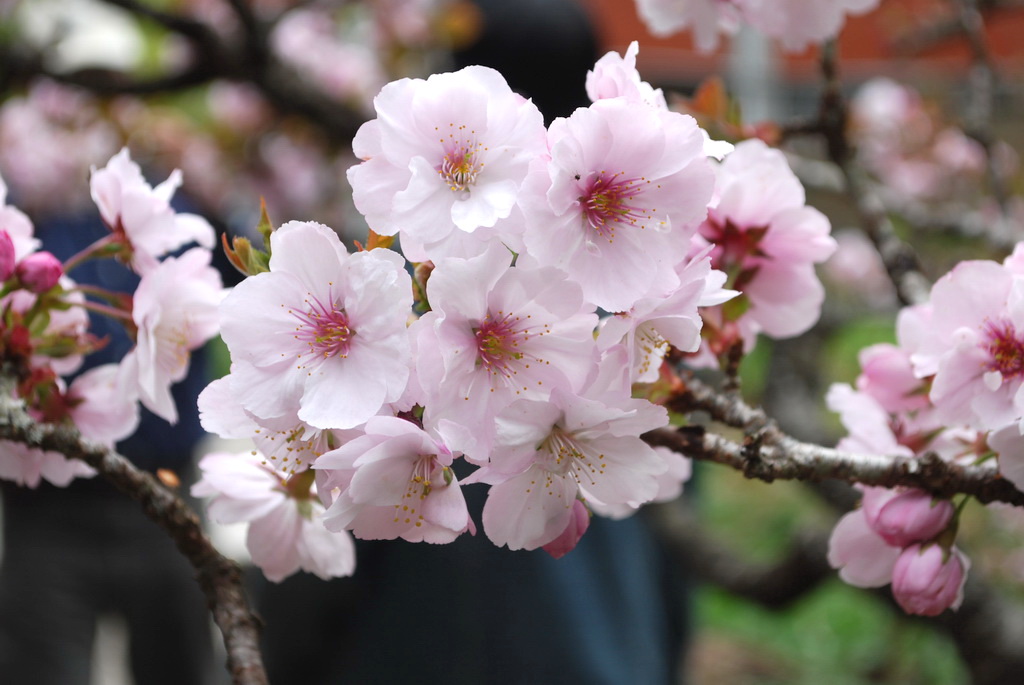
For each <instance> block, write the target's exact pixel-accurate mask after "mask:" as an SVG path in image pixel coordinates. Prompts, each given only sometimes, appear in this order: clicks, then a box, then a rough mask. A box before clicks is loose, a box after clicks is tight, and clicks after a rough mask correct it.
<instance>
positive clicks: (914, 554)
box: [892, 544, 969, 616]
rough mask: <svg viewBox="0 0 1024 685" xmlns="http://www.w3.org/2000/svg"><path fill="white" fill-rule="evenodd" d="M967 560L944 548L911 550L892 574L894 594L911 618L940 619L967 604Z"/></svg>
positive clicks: (954, 551)
mask: <svg viewBox="0 0 1024 685" xmlns="http://www.w3.org/2000/svg"><path fill="white" fill-rule="evenodd" d="M968 566H969V564H968V562H967V558H966V557H964V556H963V554H962V553H961V552H960V550H958V549H956V548H955V547H954V548H953V549H952V550H951V551H949V552H946V551H945V550H944V549H943V548H942V546H941V545H936V544H931V545H927V546H925V547H922V546H921V545H919V544H918V545H912V546H910V547H907V548H906V549H905V550H903V552H902V553H901V554H900V556H899V558H898V559H896V565H895V567H893V571H892V594H893V597H895V598H896V602H897V603H898V604H899V605H900V606H901V607H903V610H904V611H906V612H907V613H908V614H918V615H920V616H938V615H939V614H941V613H942V612H943V611H945V610H946V609H948V608H953V609H956V608H958V607H959V606H960V602H962V601H963V585H964V580H965V579H966V578H967V568H968Z"/></svg>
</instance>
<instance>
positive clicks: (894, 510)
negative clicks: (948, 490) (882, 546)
mask: <svg viewBox="0 0 1024 685" xmlns="http://www.w3.org/2000/svg"><path fill="white" fill-rule="evenodd" d="M955 511H956V510H955V508H954V507H953V503H952V502H950V501H949V500H948V499H935V498H933V497H932V496H931V495H930V494H928V493H926V492H923V491H921V490H908V491H906V492H901V493H900V494H898V495H896V496H895V497H893V498H892V499H890V500H889V501H888V502H886V503H885V504H884V505H882V506H881V507H880V508H879V509H878V510H877V511H868V512H867V518H868V524H869V525H870V526H871V527H872V528H873V529H874V530H875V532H876V533H878V534H879V535H880V536H881V537H882V539H883V540H885V541H886V542H887V543H889V544H890V545H892V546H893V547H906V546H907V545H911V544H913V543H915V542H922V541H925V540H931V539H932V538H934V537H935V536H937V535H938V534H939V533H941V532H942V531H943V530H945V529H946V527H947V526H948V525H949V522H950V521H952V520H953V514H954V513H955Z"/></svg>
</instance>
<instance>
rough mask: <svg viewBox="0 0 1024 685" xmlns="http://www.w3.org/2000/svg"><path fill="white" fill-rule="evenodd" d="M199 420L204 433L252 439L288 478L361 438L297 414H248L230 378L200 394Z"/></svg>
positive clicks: (219, 380)
mask: <svg viewBox="0 0 1024 685" xmlns="http://www.w3.org/2000/svg"><path fill="white" fill-rule="evenodd" d="M199 420H200V422H201V423H202V426H203V428H204V429H205V430H207V431H209V432H210V433H215V434H216V435H219V436H220V437H222V438H225V439H249V440H252V441H253V444H254V446H255V451H256V452H258V453H259V454H261V455H263V458H264V462H263V463H264V464H265V465H269V466H270V468H273V469H275V470H277V471H278V472H280V473H281V474H282V477H287V476H290V475H293V474H295V473H299V472H302V471H305V470H306V469H308V468H309V467H310V466H312V465H313V462H315V461H316V459H317V458H318V457H319V456H320V455H322V454H323V453H325V452H328V451H330V450H332V449H334V448H335V447H337V446H338V445H340V444H343V443H345V442H347V441H348V440H351V439H353V438H356V437H358V436H359V435H361V433H359V432H357V431H353V430H345V431H343V430H321V429H319V428H316V427H315V426H311V425H309V424H308V423H306V422H304V421H302V420H300V419H299V417H298V416H297V415H296V414H291V415H285V416H280V417H275V418H271V419H261V418H259V417H257V416H254V415H253V414H251V413H250V412H247V411H246V410H245V408H244V407H242V405H241V404H240V403H239V401H238V398H237V396H236V393H235V392H234V390H233V388H232V377H231V375H230V374H229V375H227V376H224V377H223V378H219V379H217V380H215V381H213V382H212V383H210V384H209V385H208V386H206V388H205V389H204V390H203V392H201V393H200V394H199Z"/></svg>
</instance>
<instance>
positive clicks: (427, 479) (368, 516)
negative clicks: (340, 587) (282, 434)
mask: <svg viewBox="0 0 1024 685" xmlns="http://www.w3.org/2000/svg"><path fill="white" fill-rule="evenodd" d="M451 464H452V453H451V451H450V450H449V449H448V448H447V447H446V446H445V445H444V444H443V443H441V442H439V441H437V440H435V439H434V438H432V437H431V436H430V435H428V434H427V433H426V432H424V431H423V430H422V429H421V428H419V427H418V426H416V425H415V424H413V423H411V422H409V421H406V420H404V419H400V418H397V417H392V416H377V417H374V418H372V419H370V420H369V421H368V422H367V423H366V427H365V435H363V436H361V437H358V438H356V439H354V440H352V441H350V442H348V443H346V444H345V445H342V446H341V447H339V448H338V449H336V450H333V451H331V452H328V453H326V454H324V455H323V456H321V457H320V458H319V459H317V462H316V464H315V466H314V468H316V469H317V470H318V478H319V481H318V482H319V483H320V485H321V487H322V488H323V489H325V490H326V489H327V488H334V487H339V488H341V492H340V493H339V494H338V495H337V496H336V497H334V498H333V502H332V503H331V505H330V508H329V509H328V510H327V514H326V516H325V518H324V524H325V525H326V526H327V528H328V529H329V530H335V531H341V530H344V529H349V530H351V531H352V532H353V533H354V534H355V536H356V537H358V538H363V539H368V540H390V539H394V538H399V537H400V538H402V539H404V540H408V541H409V542H432V543H447V542H451V541H452V540H454V539H455V538H456V537H458V536H459V535H461V534H462V533H464V532H466V531H467V530H474V531H475V529H474V527H473V522H472V521H471V520H470V518H469V511H468V510H467V509H466V501H465V499H464V498H463V496H462V490H461V488H460V487H459V481H458V479H457V478H456V477H455V474H454V473H453V472H452V470H451V468H450V467H451ZM323 474H326V475H323Z"/></svg>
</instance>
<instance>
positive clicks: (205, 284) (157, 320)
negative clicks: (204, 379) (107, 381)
mask: <svg viewBox="0 0 1024 685" xmlns="http://www.w3.org/2000/svg"><path fill="white" fill-rule="evenodd" d="M210 257H211V255H210V251H209V250H206V249H203V248H201V247H196V248H193V249H191V250H189V251H188V252H186V253H185V254H183V255H181V256H180V257H168V258H167V259H165V260H164V261H163V262H160V263H158V264H157V265H156V266H154V267H153V268H152V269H151V270H150V271H147V272H146V273H144V274H143V276H142V280H141V281H140V282H139V286H138V288H137V289H136V291H135V296H134V298H133V302H132V320H133V321H134V322H135V325H136V326H137V327H138V340H137V344H136V346H135V348H134V349H133V350H131V351H130V352H129V353H128V354H127V355H125V357H124V359H123V360H122V362H121V365H122V373H123V374H124V380H123V383H124V384H125V387H126V388H128V389H129V392H133V394H134V393H137V396H138V398H139V400H140V401H141V402H142V404H144V405H145V406H146V407H147V408H148V409H149V410H150V411H152V412H153V413H154V414H156V415H157V416H161V417H163V418H165V419H167V420H168V421H170V422H171V423H175V422H176V421H177V420H178V410H177V409H176V408H175V406H174V399H173V398H172V397H171V391H170V387H171V385H172V384H174V383H176V382H178V381H180V380H181V379H183V378H184V377H185V375H186V374H187V373H188V367H189V357H190V355H189V353H190V352H191V351H192V350H194V349H196V348H197V347H199V346H200V345H202V344H203V343H205V342H206V341H207V340H209V339H210V338H212V337H213V336H215V335H216V334H217V332H218V329H219V320H218V316H217V307H218V305H219V304H220V301H221V299H223V296H224V291H223V287H222V284H221V280H220V274H219V273H218V272H217V270H216V269H214V268H213V267H212V266H210Z"/></svg>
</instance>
